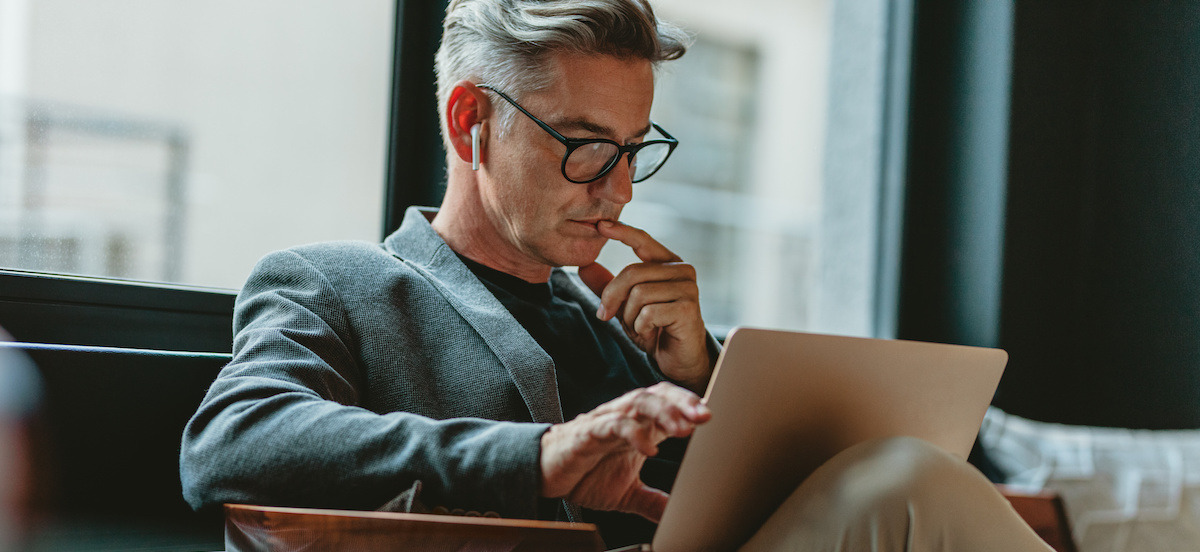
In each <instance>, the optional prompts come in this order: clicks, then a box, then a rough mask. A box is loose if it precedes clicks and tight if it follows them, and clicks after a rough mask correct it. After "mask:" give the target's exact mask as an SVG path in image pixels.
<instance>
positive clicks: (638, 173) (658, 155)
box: [563, 142, 671, 182]
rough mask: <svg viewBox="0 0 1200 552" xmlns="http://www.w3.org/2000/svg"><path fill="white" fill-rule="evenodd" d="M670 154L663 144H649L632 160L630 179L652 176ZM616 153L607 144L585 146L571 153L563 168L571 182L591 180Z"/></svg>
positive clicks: (615, 147)
mask: <svg viewBox="0 0 1200 552" xmlns="http://www.w3.org/2000/svg"><path fill="white" fill-rule="evenodd" d="M670 152H671V147H670V146H669V145H668V144H665V143H662V144H650V145H648V146H646V147H644V148H642V149H641V150H639V151H638V152H637V155H635V156H634V157H633V159H632V166H631V167H630V173H631V174H630V179H631V180H633V181H634V182H638V181H640V180H644V179H645V178H647V177H649V176H650V175H651V174H654V171H656V170H658V167H659V166H661V165H662V164H663V161H666V159H667V155H668V154H669V153H670ZM618 153H619V150H618V149H617V146H615V145H613V144H610V143H608V142H593V143H591V144H585V145H583V146H581V147H578V148H576V149H575V151H572V152H571V155H570V156H568V157H567V162H566V164H565V165H564V167H563V168H564V171H565V172H566V174H567V178H569V179H571V180H579V181H584V180H591V179H593V178H595V177H596V175H598V174H600V173H601V172H603V171H604V169H605V168H607V167H608V165H609V163H612V162H613V158H614V157H616V156H617V154H618Z"/></svg>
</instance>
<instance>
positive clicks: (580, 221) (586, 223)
mask: <svg viewBox="0 0 1200 552" xmlns="http://www.w3.org/2000/svg"><path fill="white" fill-rule="evenodd" d="M568 220H570V221H571V222H574V223H576V224H582V225H584V226H588V227H590V228H591V229H592V230H595V231H596V232H599V231H600V230H599V229H597V228H596V225H597V224H598V223H599V222H600V221H602V220H612V219H607V218H585V219H568Z"/></svg>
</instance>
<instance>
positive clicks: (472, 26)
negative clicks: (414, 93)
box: [436, 0, 690, 136]
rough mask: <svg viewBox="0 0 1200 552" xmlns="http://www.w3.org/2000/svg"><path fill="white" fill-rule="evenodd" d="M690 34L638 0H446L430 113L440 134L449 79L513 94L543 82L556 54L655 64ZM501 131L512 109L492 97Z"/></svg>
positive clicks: (683, 45)
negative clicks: (437, 119) (435, 110)
mask: <svg viewBox="0 0 1200 552" xmlns="http://www.w3.org/2000/svg"><path fill="white" fill-rule="evenodd" d="M689 42H690V38H689V37H688V35H687V33H685V32H684V31H683V30H682V29H680V28H679V27H676V26H675V25H672V24H670V23H667V22H664V21H661V20H659V19H658V18H657V17H655V15H654V10H653V9H651V8H650V4H649V3H648V2H647V1H646V0H452V1H451V2H450V5H449V6H448V7H447V8H446V19H445V22H444V23H443V29H442V44H441V46H440V47H439V48H438V52H437V58H436V62H437V83H438V90H437V95H438V113H439V114H440V115H441V117H440V120H441V124H442V135H443V136H445V135H446V128H445V125H446V113H445V111H446V102H447V100H448V99H449V98H450V91H451V90H452V89H453V87H454V85H455V83H457V82H459V81H461V80H463V79H469V80H472V81H474V82H476V83H487V84H491V85H493V86H495V87H496V88H499V89H500V90H502V91H504V92H505V93H506V94H509V95H510V96H513V97H514V98H517V99H520V97H521V95H523V94H525V93H527V92H533V91H537V90H542V89H545V88H546V87H547V86H549V85H550V84H551V79H552V78H553V75H551V74H550V67H549V66H548V59H549V57H550V56H551V55H553V54H557V53H579V54H607V55H611V56H615V57H620V58H635V59H636V58H640V59H645V60H648V61H650V62H651V63H653V64H654V66H655V67H657V66H658V64H659V63H660V62H662V61H667V60H673V59H676V58H678V57H680V56H682V55H683V54H684V52H685V51H687V46H688V43H689ZM494 105H496V124H497V128H498V130H499V131H500V132H501V133H503V132H504V131H505V129H507V128H508V125H509V124H510V122H511V121H512V117H513V114H514V113H516V110H515V109H513V108H512V107H511V106H509V105H508V102H503V101H501V102H497V103H495V104H494Z"/></svg>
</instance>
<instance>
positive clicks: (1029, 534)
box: [741, 437, 1051, 552]
mask: <svg viewBox="0 0 1200 552" xmlns="http://www.w3.org/2000/svg"><path fill="white" fill-rule="evenodd" d="M800 550H804V551H809V550H812V551H818V550H819V551H822V552H834V551H846V552H865V551H883V550H887V551H896V552H899V551H914V552H915V551H920V552H926V551H931V552H932V551H969V552H989V551H1000V550H1004V551H1010V550H1012V551H1016V550H1020V551H1026V550H1028V551H1035V550H1036V551H1038V552H1046V551H1049V550H1051V548H1050V547H1049V546H1048V545H1047V544H1046V543H1045V542H1043V541H1042V540H1041V538H1039V537H1038V536H1037V534H1036V533H1034V532H1033V530H1032V529H1030V528H1029V526H1028V525H1026V524H1025V522H1024V521H1023V520H1021V518H1020V516H1018V515H1017V513H1016V512H1015V511H1014V510H1013V509H1012V507H1011V506H1010V505H1009V504H1008V500H1006V499H1005V498H1004V497H1003V496H1001V495H1000V493H999V492H998V491H997V490H996V488H995V486H994V485H992V483H991V482H989V481H988V480H987V478H985V477H984V476H983V474H981V473H979V471H978V470H976V469H975V468H974V467H973V466H971V465H970V464H967V463H966V462H963V461H962V460H959V459H958V458H956V457H954V456H952V455H950V454H948V453H946V452H944V451H942V450H941V449H939V448H937V447H935V446H933V445H930V444H928V443H926V442H925V441H921V440H918V439H913V438H906V437H902V438H893V439H884V440H879V441H871V442H867V443H862V444H860V445H857V446H854V447H851V448H849V449H847V450H845V451H844V452H842V453H841V454H839V455H837V456H835V457H834V458H833V459H831V460H830V461H829V462H826V463H825V464H824V465H823V466H821V467H820V468H819V469H818V470H817V471H816V472H813V474H812V476H811V477H809V478H808V479H806V480H805V481H804V483H802V484H801V485H800V486H799V487H797V488H796V490H795V491H794V492H792V494H791V496H789V497H788V499H787V500H786V501H784V503H783V504H782V505H781V506H780V507H779V508H778V509H777V510H775V513H774V514H772V515H771V517H770V518H769V519H768V520H767V522H766V523H764V524H763V526H762V527H761V528H760V529H759V530H758V532H757V533H756V534H755V535H754V536H753V537H752V538H751V539H750V540H749V541H748V542H747V543H746V545H745V546H743V547H742V548H741V551H742V552H782V551H788V552H791V551H800Z"/></svg>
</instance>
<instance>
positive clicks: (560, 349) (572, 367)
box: [459, 255, 686, 547]
mask: <svg viewBox="0 0 1200 552" xmlns="http://www.w3.org/2000/svg"><path fill="white" fill-rule="evenodd" d="M459 258H461V259H462V260H463V262H464V263H466V265H467V267H468V268H470V269H471V271H472V272H474V273H475V275H476V276H477V277H479V279H480V281H482V282H483V284H484V285H485V286H487V288H488V290H490V291H491V292H492V294H493V295H495V296H496V299H498V300H499V301H500V303H501V304H502V305H504V308H506V309H508V312H509V313H510V314H512V315H513V317H514V318H516V319H517V322H519V323H520V324H521V326H522V327H524V328H525V330H526V331H528V332H529V335H531V336H533V339H534V341H537V343H538V345H540V346H541V347H542V349H544V350H545V351H546V353H547V354H549V355H550V358H551V359H552V360H553V361H554V371H555V375H556V376H557V378H558V395H559V401H560V402H561V404H562V410H563V419H564V420H571V419H573V418H575V417H576V416H578V415H579V414H582V413H584V412H588V411H590V410H592V409H594V408H596V407H597V406H600V405H601V404H604V403H606V402H608V401H610V400H612V399H615V398H617V397H619V396H621V395H623V394H625V393H626V392H628V391H632V390H633V389H637V388H639V387H646V386H649V385H653V384H654V383H655V382H656V380H655V379H654V377H653V376H651V372H650V367H649V366H648V365H647V364H646V361H645V360H644V359H643V358H640V357H635V356H632V355H631V356H626V354H625V353H624V352H623V351H622V350H621V347H620V346H618V345H617V343H616V342H614V341H612V340H611V339H606V338H604V337H603V336H605V335H606V334H605V332H606V330H605V329H604V326H605V325H606V324H607V323H606V322H603V321H601V320H599V319H597V318H596V314H595V312H588V310H587V309H586V308H585V307H584V306H583V305H581V304H579V303H577V302H575V301H574V300H572V298H571V296H570V294H569V293H567V292H566V290H562V289H557V288H556V287H555V286H554V285H553V284H552V283H550V282H546V283H529V282H526V281H524V280H522V279H520V278H517V277H516V276H512V275H510V274H506V273H504V272H500V271H498V270H494V269H491V268H488V267H486V266H483V265H481V264H479V263H476V262H474V261H472V260H470V259H467V258H466V257H462V256H461V255H460V256H459ZM685 446H686V441H684V440H681V439H668V440H667V441H665V442H663V443H662V444H661V445H660V446H659V454H658V456H656V457H654V458H649V459H647V460H646V463H645V465H644V466H643V467H642V472H641V475H642V481H645V482H646V484H647V485H650V486H651V487H654V488H657V489H662V490H664V491H668V492H670V489H671V484H672V483H674V481H675V474H676V473H677V472H678V471H679V462H680V460H682V458H683V451H684V447H685ZM583 516H584V521H587V522H590V523H595V524H596V526H597V527H598V528H599V529H600V534H601V536H603V537H604V542H605V544H606V545H607V546H609V547H618V546H625V545H629V544H638V543H643V542H650V539H651V537H653V535H654V529H655V526H654V524H653V523H650V522H649V521H646V520H645V519H643V518H642V517H640V516H636V515H632V514H622V513H618V512H600V511H594V510H588V509H584V511H583Z"/></svg>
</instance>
